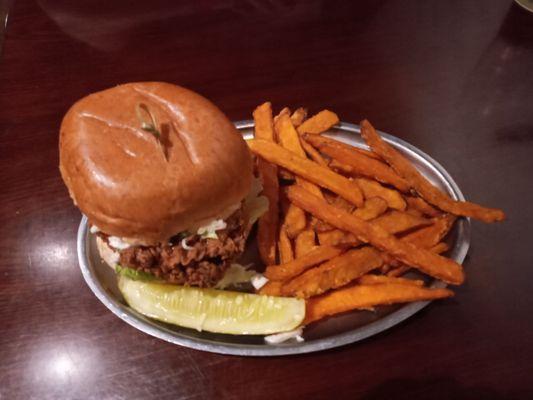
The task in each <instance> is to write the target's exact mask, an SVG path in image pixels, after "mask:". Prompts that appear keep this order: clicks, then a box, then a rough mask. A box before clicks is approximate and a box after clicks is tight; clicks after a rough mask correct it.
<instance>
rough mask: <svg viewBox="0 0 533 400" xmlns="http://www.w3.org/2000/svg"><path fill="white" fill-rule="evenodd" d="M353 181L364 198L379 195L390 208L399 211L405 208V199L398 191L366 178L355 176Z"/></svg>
mask: <svg viewBox="0 0 533 400" xmlns="http://www.w3.org/2000/svg"><path fill="white" fill-rule="evenodd" d="M355 182H356V183H357V185H358V186H359V188H360V189H361V190H362V191H363V195H364V197H365V199H369V198H372V197H381V198H382V199H383V200H385V201H386V202H387V204H388V205H389V207H390V208H394V209H395V210H400V211H403V210H405V207H406V203H405V200H404V199H403V197H402V195H401V194H400V193H399V192H398V191H396V190H393V189H389V188H386V187H385V186H382V185H380V184H379V183H378V182H376V181H371V180H369V179H366V178H356V179H355Z"/></svg>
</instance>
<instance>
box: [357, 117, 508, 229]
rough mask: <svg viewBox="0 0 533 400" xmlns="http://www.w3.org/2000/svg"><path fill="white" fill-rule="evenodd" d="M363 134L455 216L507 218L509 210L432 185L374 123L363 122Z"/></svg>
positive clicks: (419, 189)
mask: <svg viewBox="0 0 533 400" xmlns="http://www.w3.org/2000/svg"><path fill="white" fill-rule="evenodd" d="M361 135H362V136H363V138H364V139H365V141H366V142H367V144H368V145H369V146H370V148H371V149H372V150H373V151H375V152H376V153H377V154H379V155H380V156H381V157H382V158H383V159H384V160H385V161H387V163H388V164H389V165H390V166H391V167H392V168H393V169H394V170H395V171H396V173H398V175H400V176H401V177H402V178H404V179H405V180H406V181H407V182H408V183H409V186H411V187H412V188H413V189H414V190H416V192H417V193H418V194H419V195H420V196H421V197H422V198H423V199H424V200H426V201H427V202H428V203H430V204H432V205H434V206H436V207H438V208H439V209H441V210H443V211H447V212H449V213H452V214H454V215H460V216H464V217H472V218H475V219H478V220H480V221H484V222H496V221H503V220H504V219H505V213H504V212H503V211H502V210H500V209H496V208H487V207H483V206H480V205H479V204H475V203H471V202H468V201H455V200H453V199H451V198H450V197H449V196H447V195H446V194H444V193H443V192H441V191H440V190H439V189H438V188H437V187H435V186H434V185H433V184H431V183H430V182H429V181H428V180H427V179H426V178H425V177H424V176H423V175H422V174H421V173H420V172H418V170H417V169H416V168H415V167H414V166H413V165H412V164H411V163H410V162H409V160H407V159H406V158H405V157H404V156H403V155H401V154H400V153H399V152H398V151H396V150H395V149H394V148H392V146H390V145H389V144H387V143H386V142H385V141H384V140H383V139H381V137H380V136H379V135H378V133H377V132H376V130H375V129H374V127H373V126H372V125H370V122H368V121H367V120H364V121H362V122H361Z"/></svg>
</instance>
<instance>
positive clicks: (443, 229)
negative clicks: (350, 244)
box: [332, 214, 455, 276]
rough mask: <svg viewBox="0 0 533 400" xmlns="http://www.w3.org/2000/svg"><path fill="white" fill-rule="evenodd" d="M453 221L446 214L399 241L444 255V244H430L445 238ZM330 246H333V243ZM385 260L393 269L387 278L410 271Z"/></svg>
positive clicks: (392, 260)
mask: <svg viewBox="0 0 533 400" xmlns="http://www.w3.org/2000/svg"><path fill="white" fill-rule="evenodd" d="M454 220H455V217H453V216H452V215H450V214H448V215H447V216H442V217H439V218H438V219H436V221H435V222H434V223H433V225H430V226H428V227H425V228H421V229H419V230H418V231H415V232H413V236H410V235H406V236H404V237H403V238H402V239H401V240H407V241H410V242H411V243H413V244H415V245H418V246H420V247H424V248H428V249H429V251H431V252H432V253H435V254H442V253H445V252H446V251H448V249H449V246H448V245H447V244H446V243H444V242H440V243H437V244H435V245H432V243H435V242H438V241H439V240H441V239H442V238H443V237H444V236H446V234H447V233H448V231H449V230H450V229H451V227H452V226H453V221H454ZM332 244H333V245H334V244H335V243H332ZM385 258H386V263H388V265H390V266H391V267H393V268H392V269H390V270H389V271H387V275H388V276H401V275H404V274H405V273H406V272H407V271H409V270H410V269H411V267H409V266H407V265H403V264H401V263H399V262H398V261H397V260H394V259H392V258H391V259H387V256H385Z"/></svg>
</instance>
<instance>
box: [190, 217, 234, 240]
mask: <svg viewBox="0 0 533 400" xmlns="http://www.w3.org/2000/svg"><path fill="white" fill-rule="evenodd" d="M226 226H228V224H226V223H225V222H224V220H222V219H214V220H213V221H211V222H210V223H209V224H208V225H205V226H201V227H200V228H198V231H197V232H196V233H197V234H198V235H200V237H201V238H202V239H218V235H217V233H216V231H220V230H222V229H226Z"/></svg>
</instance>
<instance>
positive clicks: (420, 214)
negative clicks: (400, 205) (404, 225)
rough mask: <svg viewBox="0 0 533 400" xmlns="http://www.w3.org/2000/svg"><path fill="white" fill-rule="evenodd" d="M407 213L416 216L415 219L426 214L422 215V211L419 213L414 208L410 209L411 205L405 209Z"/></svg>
mask: <svg viewBox="0 0 533 400" xmlns="http://www.w3.org/2000/svg"><path fill="white" fill-rule="evenodd" d="M405 212H406V213H407V214H410V215H414V216H415V217H423V216H424V213H422V212H421V211H418V210H417V209H415V208H413V207H410V206H409V205H408V206H407V208H406V209H405Z"/></svg>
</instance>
